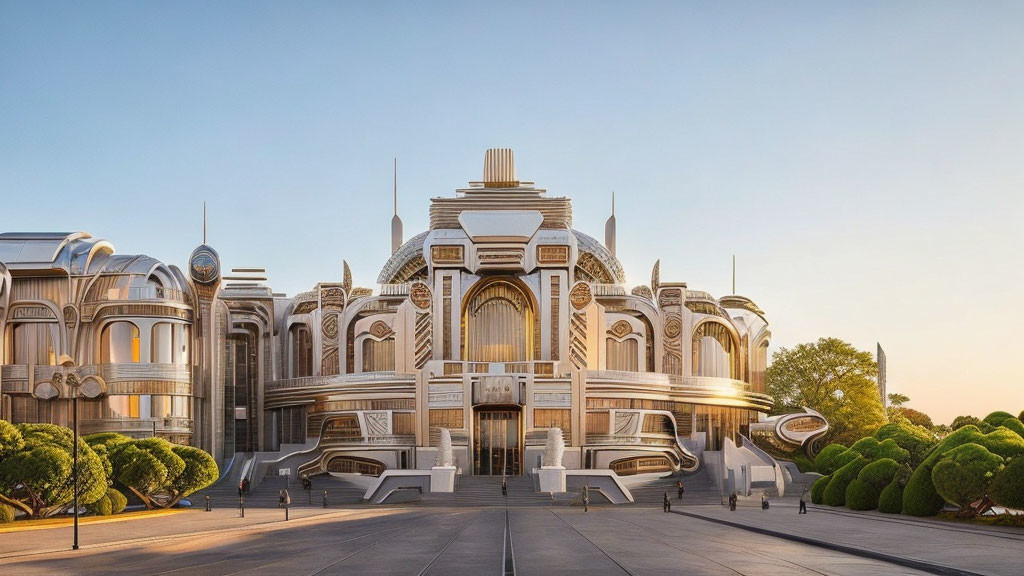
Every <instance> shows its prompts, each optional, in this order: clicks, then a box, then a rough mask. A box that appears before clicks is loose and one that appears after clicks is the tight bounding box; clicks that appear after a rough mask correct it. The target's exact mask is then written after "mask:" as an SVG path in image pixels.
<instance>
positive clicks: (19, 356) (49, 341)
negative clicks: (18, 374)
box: [4, 322, 57, 366]
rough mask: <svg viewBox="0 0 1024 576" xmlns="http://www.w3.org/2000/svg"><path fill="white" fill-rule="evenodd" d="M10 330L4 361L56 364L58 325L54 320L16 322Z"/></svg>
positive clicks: (11, 362) (9, 362)
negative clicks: (55, 345) (55, 344)
mask: <svg viewBox="0 0 1024 576" xmlns="http://www.w3.org/2000/svg"><path fill="white" fill-rule="evenodd" d="M7 330H8V332H7V333H8V337H7V346H6V348H7V349H6V350H4V361H5V362H6V363H8V364H35V365H37V366H39V365H50V366H53V365H56V364H57V351H56V348H55V347H54V342H55V341H56V339H57V325H56V324H54V323H52V322H33V323H25V324H14V325H13V326H11V327H10V328H8V329H7Z"/></svg>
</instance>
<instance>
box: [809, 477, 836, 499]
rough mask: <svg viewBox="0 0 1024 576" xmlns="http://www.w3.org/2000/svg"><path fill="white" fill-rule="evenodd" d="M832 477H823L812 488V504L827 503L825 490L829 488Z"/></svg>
mask: <svg viewBox="0 0 1024 576" xmlns="http://www.w3.org/2000/svg"><path fill="white" fill-rule="evenodd" d="M831 479H832V477H831V476H822V477H821V478H818V479H817V480H815V481H814V485H813V486H811V502H812V503H814V504H823V503H824V502H825V488H826V487H827V486H828V482H829V480H831Z"/></svg>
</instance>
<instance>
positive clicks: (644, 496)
mask: <svg viewBox="0 0 1024 576" xmlns="http://www.w3.org/2000/svg"><path fill="white" fill-rule="evenodd" d="M679 480H682V481H683V488H684V489H685V493H684V494H683V504H684V505H686V504H720V503H721V500H722V495H721V493H720V491H719V489H718V486H717V485H716V484H715V481H714V479H713V478H711V475H710V474H709V473H708V471H707V469H706V468H704V467H703V466H702V467H701V468H700V470H698V471H697V472H695V473H693V474H687V475H684V476H680V475H678V474H673V475H672V476H668V477H667V478H658V479H657V480H652V481H650V482H646V483H644V484H640V485H634V486H630V487H629V491H630V492H632V493H633V503H634V504H635V505H637V506H661V504H662V501H663V499H664V496H665V493H666V492H667V493H668V497H669V499H671V500H672V505H673V506H676V505H678V504H679V500H677V499H676V496H677V491H676V482H678V481H679Z"/></svg>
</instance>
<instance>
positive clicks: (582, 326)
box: [569, 312, 587, 370]
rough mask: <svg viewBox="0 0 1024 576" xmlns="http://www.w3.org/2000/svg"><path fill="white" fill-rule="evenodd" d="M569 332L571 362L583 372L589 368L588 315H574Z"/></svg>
mask: <svg viewBox="0 0 1024 576" xmlns="http://www.w3.org/2000/svg"><path fill="white" fill-rule="evenodd" d="M569 332H570V335H569V360H570V361H571V362H572V365H573V366H575V367H576V368H578V369H580V370H583V369H585V368H586V367H587V315H586V314H580V313H578V312H576V313H573V315H572V320H571V321H570V322H569Z"/></svg>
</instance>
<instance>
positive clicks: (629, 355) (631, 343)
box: [605, 338, 640, 372]
mask: <svg viewBox="0 0 1024 576" xmlns="http://www.w3.org/2000/svg"><path fill="white" fill-rule="evenodd" d="M607 341H608V346H607V352H608V358H607V361H606V362H605V364H606V366H607V368H608V369H609V370H624V371H626V372H637V371H639V370H640V368H639V365H640V364H639V360H638V359H639V356H640V344H639V341H638V339H637V338H627V339H625V340H622V341H619V340H616V339H614V338H608V339H607Z"/></svg>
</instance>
